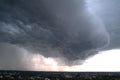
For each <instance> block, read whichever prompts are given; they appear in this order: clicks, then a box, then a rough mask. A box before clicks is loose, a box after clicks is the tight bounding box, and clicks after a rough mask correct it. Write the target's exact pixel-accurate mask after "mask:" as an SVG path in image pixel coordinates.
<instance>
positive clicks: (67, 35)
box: [0, 0, 109, 61]
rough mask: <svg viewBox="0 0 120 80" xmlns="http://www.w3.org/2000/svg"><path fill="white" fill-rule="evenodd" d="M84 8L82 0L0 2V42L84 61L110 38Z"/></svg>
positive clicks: (48, 54)
mask: <svg viewBox="0 0 120 80" xmlns="http://www.w3.org/2000/svg"><path fill="white" fill-rule="evenodd" d="M83 5H84V2H83V1H82V0H74V1H73V0H65V1H64V0H60V1H58V2H57V1H56V0H52V1H49V0H25V1H24V0H1V1H0V41H1V42H6V43H10V44H15V45H18V46H22V47H24V48H26V49H28V50H29V51H33V52H35V51H36V52H42V55H44V56H46V57H65V58H67V59H68V60H71V61H73V60H76V59H81V60H82V59H86V58H87V57H89V56H91V55H93V54H97V51H98V50H99V49H101V48H103V47H105V46H106V45H107V44H108V42H109V37H108V33H107V31H106V29H105V27H104V24H103V23H102V22H101V21H100V20H99V19H97V18H95V17H94V15H92V14H91V13H90V12H89V11H87V9H86V7H85V6H83ZM6 49H8V48H6ZM1 54H2V53H1Z"/></svg>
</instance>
